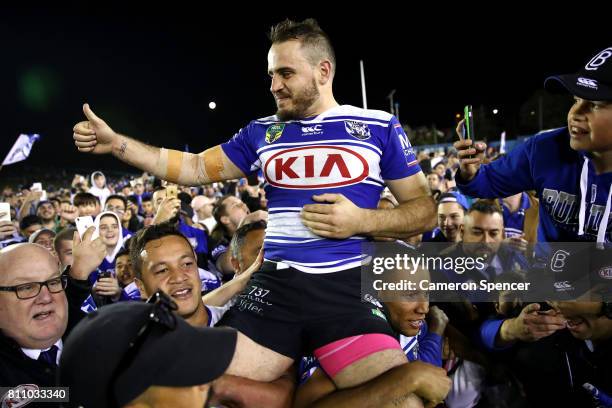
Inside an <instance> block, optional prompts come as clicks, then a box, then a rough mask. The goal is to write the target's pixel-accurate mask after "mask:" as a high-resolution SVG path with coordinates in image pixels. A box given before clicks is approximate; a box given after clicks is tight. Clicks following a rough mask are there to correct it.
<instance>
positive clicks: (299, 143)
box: [222, 105, 421, 273]
mask: <svg viewBox="0 0 612 408" xmlns="http://www.w3.org/2000/svg"><path fill="white" fill-rule="evenodd" d="M222 148H223V151H224V152H225V154H226V155H227V156H228V158H229V159H230V160H231V161H232V163H234V164H235V165H236V166H237V167H238V168H239V169H240V170H241V171H242V172H243V173H244V174H245V175H248V174H251V173H252V172H254V171H258V170H261V171H262V172H263V175H264V178H265V187H264V188H265V190H266V197H267V199H268V210H269V216H268V228H267V230H266V237H265V241H264V251H265V252H264V254H265V259H267V260H270V261H275V262H284V263H287V264H289V265H291V266H292V267H294V268H295V269H298V270H300V271H302V272H307V273H329V272H336V271H340V270H345V269H349V268H353V267H356V266H359V265H360V264H361V260H362V255H361V252H362V251H361V243H362V242H363V240H365V239H366V238H365V237H362V236H355V237H351V238H349V239H343V240H338V239H326V238H322V237H320V236H318V235H315V234H313V233H312V232H311V231H310V230H308V228H306V227H305V226H304V225H303V223H302V221H301V219H300V211H301V210H302V207H303V206H304V205H306V204H314V203H315V202H314V201H313V200H312V196H313V195H317V194H323V193H338V194H343V195H344V196H345V197H347V198H348V199H350V200H351V201H352V202H353V203H355V205H357V206H359V207H361V208H372V209H373V208H376V206H377V204H378V200H379V197H380V193H381V192H382V190H383V188H384V185H385V184H384V180H396V179H401V178H405V177H409V176H412V175H414V174H416V173H418V172H420V171H421V169H420V167H419V165H418V162H417V160H416V157H415V155H414V152H413V149H412V147H411V145H410V142H409V141H408V137H407V136H406V134H405V133H404V131H403V129H402V127H401V125H400V124H399V122H398V121H397V119H396V118H395V117H394V116H392V115H390V114H388V113H386V112H382V111H373V110H364V109H360V108H356V107H353V106H346V105H344V106H338V107H335V108H333V109H330V110H328V111H326V112H324V113H322V114H320V115H319V116H316V117H314V118H308V119H303V120H297V121H289V122H279V121H278V119H277V118H276V116H271V117H268V118H264V119H260V120H255V121H252V122H251V123H249V125H248V126H246V127H245V128H243V129H241V130H240V131H239V132H238V133H237V134H236V135H235V136H234V137H233V138H232V139H231V140H229V141H228V142H227V143H224V144H223V145H222Z"/></svg>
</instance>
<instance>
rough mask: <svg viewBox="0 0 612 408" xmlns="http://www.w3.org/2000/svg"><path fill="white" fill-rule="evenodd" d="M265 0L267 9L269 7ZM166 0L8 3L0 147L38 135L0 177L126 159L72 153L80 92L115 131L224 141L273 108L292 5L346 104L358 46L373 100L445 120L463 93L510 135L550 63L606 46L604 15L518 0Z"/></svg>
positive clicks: (568, 66) (418, 121)
mask: <svg viewBox="0 0 612 408" xmlns="http://www.w3.org/2000/svg"><path fill="white" fill-rule="evenodd" d="M264 4H265V7H266V8H269V10H267V9H265V10H264V11H265V13H264V14H261V11H262V8H263V7H264ZM440 4H441V3H440ZM229 5H230V6H232V4H229ZM317 6H318V7H321V4H317ZM167 7H168V10H164V9H158V10H154V11H152V10H150V9H149V8H148V6H145V5H143V6H142V8H138V7H136V8H134V9H130V10H126V9H125V8H115V7H114V8H112V9H111V8H107V7H102V6H100V7H98V8H82V6H81V7H80V8H79V7H70V8H64V9H58V8H56V7H54V8H49V7H47V8H44V9H38V10H25V9H18V10H15V9H12V10H2V12H1V13H0V44H1V45H2V55H1V61H2V63H1V64H0V73H1V76H0V77H1V78H2V79H1V81H2V82H1V83H0V85H1V91H2V92H1V95H2V96H1V98H0V115H1V120H0V140H1V141H2V142H1V145H0V147H1V148H0V156H2V157H4V155H6V153H7V152H8V150H9V149H10V147H11V146H12V144H13V142H14V140H15V139H16V137H17V136H18V135H19V134H20V133H39V134H41V136H42V139H41V140H40V141H39V142H37V143H36V144H35V146H34V149H33V152H32V155H31V156H30V159H28V160H27V162H25V163H19V164H15V165H12V166H7V167H5V168H4V169H2V171H1V172H0V178H1V177H2V176H3V173H4V174H5V175H10V174H12V173H14V172H22V171H24V169H26V168H27V166H33V165H37V166H38V165H40V166H43V167H50V168H56V169H60V168H61V169H69V170H71V169H73V168H87V169H94V168H103V169H113V170H122V171H124V170H127V169H128V167H127V166H124V165H122V164H119V162H118V161H117V160H116V159H113V158H112V157H100V156H92V155H85V154H79V153H77V152H76V149H75V148H74V145H73V142H72V127H73V125H74V124H75V123H76V122H78V121H80V120H83V115H82V112H81V105H82V103H83V102H89V103H90V104H91V106H92V108H93V110H94V112H96V113H97V114H98V115H99V116H100V117H102V118H103V119H105V120H106V121H107V122H108V123H109V124H110V125H111V127H113V129H115V130H116V131H119V132H121V133H125V134H128V135H130V136H132V137H135V138H138V139H140V140H144V141H147V142H149V143H152V144H155V145H163V146H165V147H170V148H177V149H184V148H185V145H188V146H189V149H190V151H202V150H204V149H205V148H207V147H210V146H213V145H215V144H218V143H222V142H223V141H225V140H227V139H228V138H229V137H231V136H232V135H233V134H234V133H235V132H236V131H237V130H238V129H239V128H241V127H243V126H244V125H246V124H247V123H248V122H249V121H250V120H252V119H255V118H259V117H264V116H268V115H271V114H273V113H274V111H275V106H274V101H273V98H272V97H271V95H270V93H269V85H270V81H269V77H268V76H267V73H266V69H267V67H266V64H267V62H266V55H267V51H268V48H269V43H268V40H267V37H266V32H267V31H268V29H269V27H270V26H271V25H272V24H274V23H276V22H278V21H280V20H281V19H283V18H285V17H290V18H293V19H303V18H305V17H310V16H312V17H315V18H317V20H318V21H319V23H320V24H321V26H322V27H323V29H324V30H326V31H327V32H328V34H329V35H330V36H331V38H332V42H333V44H334V46H335V48H336V53H337V59H338V67H337V75H336V79H335V82H334V89H335V94H336V99H337V100H338V101H339V102H340V103H341V104H352V105H357V106H361V87H360V76H359V60H360V59H363V60H364V63H365V73H366V82H367V95H368V107H369V108H371V109H382V110H387V111H388V110H389V101H388V100H387V99H386V96H387V95H388V93H389V92H390V91H391V90H392V89H396V90H397V93H396V95H395V98H396V101H398V102H399V103H400V120H401V122H402V123H404V124H406V125H409V126H410V127H411V128H417V127H419V126H427V127H432V126H435V127H437V128H439V129H445V130H446V132H449V129H451V128H452V127H453V126H454V125H455V123H456V118H455V115H456V114H457V113H458V112H461V111H462V107H463V105H464V104H467V103H471V104H473V105H474V106H475V107H481V106H482V108H480V109H482V112H489V111H490V109H492V108H493V107H495V108H498V109H499V110H500V114H499V115H497V116H496V117H495V121H496V125H497V127H498V128H499V129H503V130H507V132H508V135H509V137H510V138H513V137H516V136H517V135H520V134H525V133H526V132H529V131H533V130H537V129H536V127H537V124H536V123H535V117H533V118H531V119H529V118H528V117H527V118H526V117H525V115H526V113H525V110H526V109H527V110H529V111H531V112H533V109H532V107H533V106H535V105H534V101H535V100H536V99H534V93H536V92H538V90H539V89H541V88H542V84H543V80H544V79H545V78H546V76H548V75H551V74H557V73H567V72H574V71H576V70H577V69H578V68H579V67H581V66H582V65H583V64H584V63H585V62H586V61H587V60H588V59H589V58H590V57H591V56H592V55H594V54H595V53H596V52H597V51H599V50H601V49H603V48H605V47H607V46H610V45H612V41H610V40H612V35H611V33H612V31H610V30H609V29H608V28H609V26H608V25H606V26H602V27H601V30H600V31H601V32H597V30H596V29H595V28H594V27H596V25H595V24H592V26H589V27H588V29H585V28H584V27H580V28H579V27H578V26H579V24H575V23H576V22H575V21H572V20H571V19H570V21H564V20H562V19H554V18H551V17H540V16H530V11H529V10H524V9H516V10H514V12H513V13H510V15H507V12H506V11H505V10H502V9H498V10H496V9H494V8H492V9H490V10H480V11H479V13H480V12H482V13H485V14H483V15H484V16H485V17H480V18H478V19H474V20H472V22H471V23H468V20H466V19H463V18H461V17H458V16H456V15H454V14H453V13H454V11H453V10H450V9H446V8H447V7H446V6H443V5H442V4H441V5H440V10H438V11H439V12H441V11H444V12H445V15H444V16H440V15H438V11H435V10H434V11H427V12H421V11H418V10H410V9H404V8H401V7H398V8H397V9H394V8H392V7H390V6H389V7H387V9H381V10H380V11H381V12H380V14H378V15H377V13H369V12H368V11H367V9H365V8H364V7H365V6H364V7H362V8H361V9H360V10H359V12H353V13H352V14H345V13H334V14H333V15H330V14H329V13H328V12H327V11H323V12H322V11H316V9H313V10H314V11H312V12H304V11H300V12H297V13H296V12H289V11H287V12H279V9H280V5H279V4H268V3H262V8H260V9H258V8H256V7H253V8H252V9H244V8H242V7H241V6H239V5H237V3H236V5H235V7H231V8H230V9H229V10H228V11H212V9H210V10H201V9H199V8H188V7H185V6H179V5H178V4H177V5H172V4H168V5H167ZM232 8H233V9H234V10H232ZM238 10H239V11H240V12H241V13H240V15H237V11H238ZM257 11H259V12H260V13H257ZM487 13H488V14H487ZM513 14H515V15H513ZM576 16H578V14H577V15H576ZM502 17H506V18H507V20H506V21H503V20H502ZM544 22H546V24H544ZM567 100H569V98H567V97H565V98H564V99H563V102H562V103H566V102H567ZM210 101H215V102H216V103H217V109H216V110H214V111H211V110H209V109H208V103H209V102H210ZM549 103H551V104H552V102H549ZM565 109H566V108H565V106H562V107H561V108H558V107H556V108H555V109H552V108H551V109H550V110H549V114H548V115H546V118H545V119H546V120H545V122H546V123H545V124H548V123H549V122H554V125H556V126H561V125H563V121H564V118H563V111H564V110H565ZM551 111H554V112H553V113H554V114H550V112H551ZM559 112H561V114H559ZM532 115H533V113H532ZM551 115H552V116H551ZM489 116H490V115H489ZM483 120H484V118H483ZM530 120H531V122H530Z"/></svg>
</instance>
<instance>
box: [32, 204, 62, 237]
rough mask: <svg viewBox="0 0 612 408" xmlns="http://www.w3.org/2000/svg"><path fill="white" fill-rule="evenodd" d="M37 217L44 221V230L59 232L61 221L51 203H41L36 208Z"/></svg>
mask: <svg viewBox="0 0 612 408" xmlns="http://www.w3.org/2000/svg"><path fill="white" fill-rule="evenodd" d="M36 215H38V216H39V217H40V219H41V220H42V222H43V223H42V226H43V228H47V229H50V230H52V231H56V232H57V227H58V222H59V220H58V217H57V211H56V210H55V207H54V206H53V203H52V202H51V201H41V202H39V203H38V205H37V206H36Z"/></svg>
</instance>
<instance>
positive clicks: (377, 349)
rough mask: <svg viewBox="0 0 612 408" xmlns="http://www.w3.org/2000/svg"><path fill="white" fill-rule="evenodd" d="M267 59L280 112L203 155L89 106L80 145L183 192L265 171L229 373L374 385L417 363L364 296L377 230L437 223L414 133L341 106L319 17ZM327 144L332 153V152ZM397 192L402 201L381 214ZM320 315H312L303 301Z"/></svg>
mask: <svg viewBox="0 0 612 408" xmlns="http://www.w3.org/2000/svg"><path fill="white" fill-rule="evenodd" d="M270 39H271V43H272V45H271V48H270V51H269V53H268V74H269V75H270V79H271V87H270V91H271V92H272V94H273V96H274V98H275V100H276V105H277V108H278V110H277V112H276V115H274V116H270V117H266V118H262V119H258V120H255V121H252V122H250V123H249V124H248V125H247V126H245V127H244V128H242V129H241V130H240V131H239V132H238V133H237V134H236V135H235V136H234V137H233V138H232V139H231V140H229V141H228V142H227V143H224V144H223V145H221V146H216V147H213V148H211V149H208V150H206V151H204V152H202V153H201V154H192V153H187V152H179V151H175V150H169V149H165V148H161V149H160V148H157V147H153V146H149V145H146V144H144V143H141V142H139V141H136V140H134V139H132V138H129V137H127V136H124V135H121V134H118V133H116V132H115V131H113V130H112V129H111V127H110V126H109V125H107V124H106V122H104V121H103V120H102V119H100V118H98V117H97V116H96V115H95V114H94V113H93V111H92V110H91V109H90V107H89V105H87V104H86V105H84V107H83V110H84V113H85V115H86V117H87V121H84V122H81V123H78V124H77V125H76V126H75V127H74V135H73V137H74V140H75V144H76V146H77V147H78V149H79V151H82V152H91V153H96V154H108V153H112V154H113V155H115V156H116V157H118V158H119V159H121V160H123V161H125V162H127V163H128V164H131V165H134V166H136V167H139V168H141V169H143V170H145V171H147V173H150V174H154V175H155V176H157V177H158V178H161V179H166V180H168V181H171V182H173V183H177V184H179V185H201V184H208V183H211V182H215V181H222V180H232V179H239V178H242V177H245V176H247V175H250V174H251V173H252V172H254V171H256V170H257V169H258V168H261V170H263V173H264V176H265V178H266V180H267V186H266V190H267V191H266V197H267V198H268V209H269V210H270V217H269V222H268V227H267V230H266V238H265V241H264V257H265V259H266V260H267V262H264V264H263V266H262V269H261V270H260V271H258V272H257V273H255V274H254V275H253V277H252V278H251V282H250V283H249V285H247V288H246V289H245V291H244V292H243V293H242V294H241V295H240V297H241V302H239V304H240V305H241V307H233V308H232V309H230V311H229V312H228V313H227V314H226V315H225V317H224V319H223V320H222V322H221V324H226V325H228V326H232V327H235V328H237V329H238V330H239V333H238V339H239V347H238V348H237V350H238V351H237V356H238V357H239V358H238V360H239V361H238V364H236V365H235V366H232V367H230V370H228V373H229V374H235V375H239V376H243V377H247V378H250V379H253V380H260V381H272V380H275V379H276V378H278V377H279V376H280V375H281V374H282V373H283V372H285V371H286V370H287V368H288V367H290V366H291V365H292V364H293V362H294V361H295V360H297V359H299V358H300V357H301V356H302V355H304V354H312V353H314V355H315V356H319V355H320V352H321V350H323V349H324V348H328V349H334V350H335V351H336V352H333V353H330V354H329V356H327V358H326V359H325V362H324V363H323V364H322V368H323V369H324V370H325V371H326V372H327V374H328V375H329V376H330V377H331V378H332V380H333V381H334V384H335V385H336V387H338V388H347V387H352V386H356V385H359V384H363V383H365V382H367V381H369V380H371V379H373V378H376V377H377V376H379V375H380V374H381V373H384V372H386V371H388V370H390V369H392V368H393V367H396V366H400V365H402V364H406V357H405V355H404V353H403V352H402V349H401V347H400V345H399V342H398V341H397V339H396V338H395V336H394V334H393V332H392V330H391V328H390V327H389V325H388V324H387V322H386V321H385V320H384V319H382V318H380V317H377V316H374V315H372V313H371V309H370V308H369V307H368V306H367V305H365V304H364V303H362V302H361V296H360V265H361V261H362V259H363V258H364V255H362V254H361V243H362V242H363V241H364V240H365V239H366V237H365V236H364V235H372V236H386V237H391V238H404V237H408V236H413V235H417V234H419V233H421V232H423V231H427V230H429V229H431V228H432V227H433V224H434V222H435V216H434V213H435V206H434V202H433V200H432V198H431V197H430V195H429V191H428V187H427V181H426V179H425V176H424V175H423V173H422V172H421V170H420V168H419V166H418V163H417V160H416V157H415V156H414V152H413V150H412V147H411V145H410V143H409V141H408V137H407V136H406V134H405V133H404V131H403V129H402V127H401V125H400V123H399V122H398V120H397V119H396V118H395V117H393V116H392V115H390V114H388V113H386V112H381V111H372V110H364V109H360V108H356V107H352V106H346V105H345V106H340V105H339V104H338V103H337V102H336V100H335V98H334V95H333V91H332V82H333V78H334V75H335V69H336V59H335V54H334V51H333V48H332V46H331V43H330V40H329V37H328V36H327V35H326V34H325V33H324V32H323V31H322V30H321V28H320V27H319V25H318V24H317V23H316V21H314V20H312V19H308V20H305V21H303V22H297V23H296V22H293V21H289V20H286V21H284V22H282V23H280V24H278V25H276V26H275V27H273V28H272V30H271V32H270ZM322 144H324V146H321V145H322ZM385 184H386V185H387V186H388V187H389V188H390V190H391V192H392V193H393V195H394V196H395V197H396V198H397V200H398V202H399V203H400V204H399V206H398V207H397V208H394V209H390V210H376V205H377V203H378V197H379V196H380V193H381V191H382V190H383V188H384V186H385ZM306 302H307V304H308V305H309V307H307V308H306V307H302V306H301V305H302V304H306Z"/></svg>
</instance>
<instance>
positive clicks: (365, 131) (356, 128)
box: [344, 120, 372, 140]
mask: <svg viewBox="0 0 612 408" xmlns="http://www.w3.org/2000/svg"><path fill="white" fill-rule="evenodd" d="M344 128H345V129H346V132H347V133H348V134H349V135H351V136H353V137H354V138H356V139H359V140H366V139H369V138H370V137H371V136H372V135H371V134H370V128H369V127H368V125H367V124H365V123H363V122H357V121H355V120H345V121H344Z"/></svg>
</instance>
